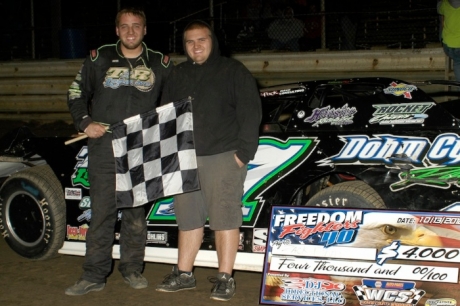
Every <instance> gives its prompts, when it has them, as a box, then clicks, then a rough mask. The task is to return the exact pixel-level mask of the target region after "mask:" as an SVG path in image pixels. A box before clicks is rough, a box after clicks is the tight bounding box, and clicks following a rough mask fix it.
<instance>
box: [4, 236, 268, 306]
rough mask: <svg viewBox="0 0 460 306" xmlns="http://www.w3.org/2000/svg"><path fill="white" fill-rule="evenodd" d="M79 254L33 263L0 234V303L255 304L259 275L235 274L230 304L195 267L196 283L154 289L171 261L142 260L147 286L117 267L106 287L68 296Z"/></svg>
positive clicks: (70, 305) (80, 259)
mask: <svg viewBox="0 0 460 306" xmlns="http://www.w3.org/2000/svg"><path fill="white" fill-rule="evenodd" d="M83 259H84V258H83V257H80V256H69V255H58V256H57V257H56V258H53V259H49V260H45V261H31V260H28V259H25V258H22V257H20V256H19V255H17V254H16V253H14V252H13V251H12V250H11V249H10V248H9V247H8V245H7V244H6V242H5V240H4V239H3V238H0V305H5V306H9V305H27V306H34V305H37V306H38V305H40V306H42V305H53V306H60V305H65V306H84V305H101V306H105V305H132V306H136V305H158V306H163V305H165V306H169V305H174V306H181V305H192V306H198V305H204V306H206V305H238V306H243V305H258V304H259V292H260V284H261V277H262V274H261V273H255V272H243V271H236V272H235V280H236V283H237V291H236V295H235V296H234V297H233V299H231V300H230V301H228V302H220V301H214V300H211V299H210V298H209V294H210V290H211V287H212V284H211V283H210V282H209V281H208V280H207V277H208V276H215V274H216V269H211V268H196V270H195V276H196V278H197V287H196V289H194V290H185V291H181V292H176V293H164V292H157V291H155V289H154V288H155V285H156V284H157V283H158V282H160V281H161V280H163V277H164V276H165V275H166V274H168V273H169V272H170V271H171V265H166V264H154V263H146V265H145V271H144V276H145V277H146V278H147V279H148V280H149V283H150V284H149V287H147V288H146V289H140V290H135V289H132V288H130V287H129V286H128V285H127V284H125V283H124V281H123V279H122V278H121V275H120V273H119V272H118V270H117V267H118V260H117V261H115V267H114V272H113V273H112V274H111V275H110V276H109V278H108V279H107V284H106V287H105V288H104V290H102V291H99V292H90V293H88V294H86V295H83V296H67V295H65V294H64V290H65V289H66V288H67V287H68V286H70V285H72V284H73V283H74V282H75V281H76V280H77V279H78V277H79V276H80V275H81V272H82V269H81V266H82V263H83Z"/></svg>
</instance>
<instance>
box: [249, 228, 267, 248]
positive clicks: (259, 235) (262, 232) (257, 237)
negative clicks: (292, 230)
mask: <svg viewBox="0 0 460 306" xmlns="http://www.w3.org/2000/svg"><path fill="white" fill-rule="evenodd" d="M267 231H268V229H266V228H255V229H254V230H253V238H252V252H253V253H265V248H266V245H267Z"/></svg>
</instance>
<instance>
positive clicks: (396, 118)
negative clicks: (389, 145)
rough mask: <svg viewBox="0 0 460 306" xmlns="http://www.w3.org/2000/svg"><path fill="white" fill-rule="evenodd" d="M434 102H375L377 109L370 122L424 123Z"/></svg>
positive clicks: (374, 105)
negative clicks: (427, 112)
mask: <svg viewBox="0 0 460 306" xmlns="http://www.w3.org/2000/svg"><path fill="white" fill-rule="evenodd" d="M434 105H435V103H434V102H422V103H401V104H373V105H372V106H373V107H374V108H375V109H376V111H375V112H374V113H373V114H372V115H373V117H372V118H371V119H370V120H369V123H370V124H377V123H378V124H380V125H386V124H422V123H424V122H425V119H426V118H428V115H427V114H425V113H426V111H427V110H428V109H430V108H431V107H432V106H434Z"/></svg>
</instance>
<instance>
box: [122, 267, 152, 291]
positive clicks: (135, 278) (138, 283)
mask: <svg viewBox="0 0 460 306" xmlns="http://www.w3.org/2000/svg"><path fill="white" fill-rule="evenodd" d="M123 278H124V279H125V283H127V284H129V285H130V286H131V288H134V289H143V288H147V286H148V285H149V282H148V281H147V279H146V278H145V277H144V276H143V275H142V274H141V273H140V272H138V271H135V272H133V273H130V274H128V275H126V276H123Z"/></svg>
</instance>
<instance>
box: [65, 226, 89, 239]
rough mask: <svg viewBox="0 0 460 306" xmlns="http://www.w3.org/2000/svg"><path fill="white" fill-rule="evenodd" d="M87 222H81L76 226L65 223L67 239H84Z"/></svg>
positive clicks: (87, 227)
mask: <svg viewBox="0 0 460 306" xmlns="http://www.w3.org/2000/svg"><path fill="white" fill-rule="evenodd" d="M88 229H89V226H88V224H83V225H80V226H78V227H76V226H71V225H69V224H67V239H68V240H82V241H86V233H87V232H88Z"/></svg>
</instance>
